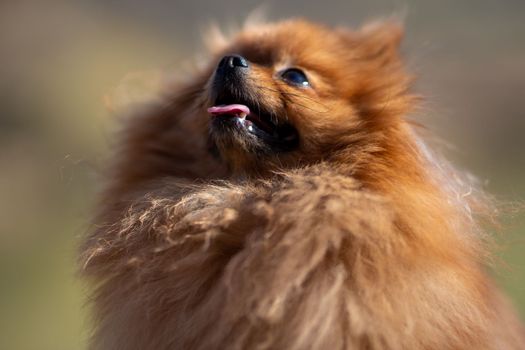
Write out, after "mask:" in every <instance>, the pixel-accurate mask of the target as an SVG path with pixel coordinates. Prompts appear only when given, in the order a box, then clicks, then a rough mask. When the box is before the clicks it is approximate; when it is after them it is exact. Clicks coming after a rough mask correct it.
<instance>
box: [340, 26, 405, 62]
mask: <svg viewBox="0 0 525 350" xmlns="http://www.w3.org/2000/svg"><path fill="white" fill-rule="evenodd" d="M338 32H339V34H340V35H341V36H342V37H343V38H344V39H345V40H347V41H348V43H349V44H350V45H351V46H352V47H353V48H354V49H357V52H361V55H364V56H365V57H366V58H383V59H385V60H387V61H388V60H390V59H392V58H397V57H398V54H399V47H400V45H401V41H402V39H403V36H404V28H403V24H402V23H401V21H399V20H394V19H387V20H378V21H374V22H370V23H367V24H365V25H363V26H362V27H361V28H360V29H359V30H357V31H350V30H349V29H345V28H340V29H338Z"/></svg>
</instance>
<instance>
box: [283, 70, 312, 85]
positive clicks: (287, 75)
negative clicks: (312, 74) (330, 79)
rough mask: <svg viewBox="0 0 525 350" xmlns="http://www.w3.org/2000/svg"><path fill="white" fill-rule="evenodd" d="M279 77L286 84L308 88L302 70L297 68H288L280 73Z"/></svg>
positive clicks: (308, 83)
mask: <svg viewBox="0 0 525 350" xmlns="http://www.w3.org/2000/svg"><path fill="white" fill-rule="evenodd" d="M281 77H282V78H283V79H284V81H286V82H287V83H290V84H293V85H298V86H310V82H309V81H308V78H307V77H306V75H305V74H304V73H303V71H302V70H300V69H297V68H290V69H287V70H285V71H284V72H282V73H281Z"/></svg>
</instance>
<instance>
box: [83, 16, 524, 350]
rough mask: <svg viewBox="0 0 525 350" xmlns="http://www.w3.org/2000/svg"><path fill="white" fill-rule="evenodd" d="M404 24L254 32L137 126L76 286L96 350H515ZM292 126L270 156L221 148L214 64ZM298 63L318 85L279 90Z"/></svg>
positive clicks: (508, 316)
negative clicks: (424, 110) (439, 144)
mask: <svg viewBox="0 0 525 350" xmlns="http://www.w3.org/2000/svg"><path fill="white" fill-rule="evenodd" d="M401 36H402V30H401V28H400V27H399V25H397V24H395V23H374V24H371V25H368V26H365V27H364V28H362V29H360V30H357V31H352V30H349V29H344V28H335V29H332V28H327V27H324V26H320V25H316V24H312V23H309V22H306V21H302V20H290V21H284V22H280V23H275V24H266V25H259V26H256V27H252V28H247V29H245V30H243V31H241V32H240V33H239V34H237V35H235V36H234V37H233V38H232V39H229V40H216V39H214V40H212V41H213V42H214V43H221V45H220V46H219V47H215V48H213V52H212V53H211V60H210V63H209V65H208V66H207V67H205V68H204V69H202V70H200V71H199V72H197V73H196V74H195V76H194V77H193V78H192V79H191V81H189V82H188V83H187V84H183V85H182V86H178V87H176V88H170V89H169V91H168V96H167V98H166V103H165V104H163V105H161V106H156V107H154V108H151V109H148V111H147V113H141V114H140V115H138V116H134V117H133V118H130V119H128V120H127V121H126V122H125V128H124V130H123V132H122V135H121V138H120V139H119V142H118V144H117V149H118V150H117V152H116V155H115V158H114V162H113V165H112V168H111V169H112V171H111V173H110V174H109V176H108V177H109V181H110V183H109V186H108V187H107V189H106V190H105V191H104V193H103V194H102V200H101V204H100V208H99V214H98V216H97V218H96V221H95V225H94V229H93V230H92V231H91V233H90V234H89V236H88V238H87V239H86V241H85V243H84V245H83V248H82V249H83V251H82V266H83V274H84V275H85V276H86V278H88V279H89V280H90V281H91V282H92V283H93V284H94V285H95V288H94V293H93V304H94V305H93V307H94V315H95V324H96V329H95V333H94V336H93V341H92V348H94V349H374V350H376V349H384V350H386V349H391V350H394V349H440V350H444V349H523V348H525V340H524V338H523V330H522V328H521V326H520V324H519V322H518V320H517V319H516V317H515V316H514V313H513V311H512V310H511V308H510V307H509V306H508V305H507V303H506V301H505V298H504V297H502V296H501V294H500V292H499V291H498V289H497V288H496V287H495V286H494V285H493V283H492V281H491V280H490V278H489V277H488V276H487V273H486V271H485V269H486V262H487V259H488V257H489V255H488V252H487V248H486V241H487V240H486V238H485V237H484V235H483V232H482V230H481V229H480V226H479V224H478V223H477V222H478V221H479V219H481V218H482V217H483V216H484V215H485V214H486V213H487V206H486V205H485V204H484V202H483V200H482V199H480V197H479V196H476V191H475V190H473V189H472V187H471V185H470V184H468V183H466V182H465V181H464V180H463V179H462V178H461V177H459V176H458V175H457V174H456V173H455V172H454V171H453V170H452V169H451V168H450V167H449V166H447V164H446V163H445V162H443V161H441V160H440V159H438V158H436V157H435V156H432V155H431V154H430V153H429V151H428V150H427V149H426V147H425V146H424V144H423V143H422V142H421V140H420V139H419V138H418V137H417V136H416V134H415V132H414V130H413V129H414V127H413V126H412V125H411V124H410V123H409V122H407V120H406V116H407V114H408V113H409V112H410V111H411V108H412V107H413V106H414V104H415V100H416V99H415V97H414V96H413V95H412V94H411V93H410V83H411V78H410V76H409V75H408V74H407V73H406V72H405V71H404V69H403V66H402V63H401V60H400V57H399V54H398V46H399V42H400V40H401ZM229 53H237V54H241V55H242V56H244V57H246V59H248V60H249V62H250V64H251V66H250V67H251V68H250V69H251V70H250V75H249V77H248V78H247V79H246V80H245V81H244V82H243V86H242V89H243V91H242V92H240V94H241V93H242V94H247V95H248V96H249V97H250V99H251V100H252V101H256V102H257V103H258V104H259V105H260V106H263V107H264V108H265V109H266V110H268V111H270V112H271V114H272V116H274V117H275V118H276V119H277V122H282V121H286V122H289V123H291V125H293V126H294V127H295V128H296V129H297V132H298V135H299V140H300V141H299V145H298V147H297V148H296V149H294V150H291V151H288V152H276V151H274V150H272V149H270V148H264V147H265V145H261V144H259V143H260V142H259V140H255V139H251V138H243V137H244V136H239V137H237V136H235V135H231V136H228V135H226V136H225V135H219V136H217V135H216V134H214V133H213V132H212V133H211V136H210V125H209V124H210V123H209V120H210V116H209V115H208V114H207V113H206V108H207V107H209V106H210V105H211V104H213V101H212V97H211V96H212V95H213V94H211V93H210V91H211V90H212V89H213V86H212V85H213V84H212V79H213V76H214V70H215V67H216V65H217V62H218V61H219V59H220V58H221V57H222V56H223V55H225V54H229ZM289 66H295V67H301V68H302V69H304V70H305V71H306V72H307V73H308V77H309V79H310V82H311V85H312V88H311V89H298V88H297V87H295V86H290V85H289V84H286V82H283V81H282V80H280V79H278V78H276V76H275V72H277V71H279V70H280V69H282V68H283V67H289Z"/></svg>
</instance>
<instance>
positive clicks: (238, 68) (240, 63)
mask: <svg viewBox="0 0 525 350" xmlns="http://www.w3.org/2000/svg"><path fill="white" fill-rule="evenodd" d="M249 67H250V65H249V63H248V60H246V59H245V58H244V57H242V56H240V55H227V56H224V57H223V58H221V60H220V61H219V64H218V65H217V69H216V71H215V77H214V80H213V89H212V96H215V97H216V96H219V95H224V94H231V93H232V91H233V90H235V89H238V88H239V87H240V86H244V84H245V78H246V76H247V74H248V72H249Z"/></svg>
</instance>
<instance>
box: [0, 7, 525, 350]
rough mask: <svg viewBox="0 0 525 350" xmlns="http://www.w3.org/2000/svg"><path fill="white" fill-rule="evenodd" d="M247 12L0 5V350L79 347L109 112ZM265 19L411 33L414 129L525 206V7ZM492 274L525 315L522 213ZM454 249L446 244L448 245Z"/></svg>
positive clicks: (142, 95) (273, 12)
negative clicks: (78, 274)
mask: <svg viewBox="0 0 525 350" xmlns="http://www.w3.org/2000/svg"><path fill="white" fill-rule="evenodd" d="M257 5H258V2H256V1H240V0H239V1H230V2H219V1H213V2H212V1H209V2H205V1H201V0H193V1H191V2H184V3H183V2H182V1H160V0H151V1H140V0H134V1H132V0H130V1H124V0H112V1H110V0H99V1H95V0H91V1H52V0H49V1H42V0H41V1H38V0H34V1H30V0H18V1H10V2H9V1H2V2H1V3H0V51H1V56H0V57H1V60H0V77H1V79H0V170H1V171H0V195H1V197H0V198H1V199H0V349H23V350H26V349H39V350H42V349H50V350H60V349H83V348H85V344H86V339H87V337H88V334H89V332H88V330H87V329H88V327H87V324H88V315H87V312H86V310H85V308H84V307H83V304H84V302H85V297H86V291H85V286H83V285H82V283H80V282H79V281H78V280H77V279H76V278H75V271H76V265H75V249H76V245H77V243H78V241H79V237H80V236H81V235H82V234H83V233H84V232H85V230H86V229H87V222H88V219H89V214H90V212H91V207H92V206H93V199H94V196H95V194H96V192H97V190H98V189H99V188H100V182H101V181H100V177H99V172H100V169H101V167H102V164H103V163H104V158H105V157H106V155H107V154H108V152H109V150H110V149H111V147H112V145H113V144H112V135H113V130H114V128H115V125H116V123H115V116H114V115H112V113H110V112H108V110H111V109H121V108H124V107H125V106H128V105H129V103H130V101H137V100H141V99H148V98H149V97H150V96H151V95H149V93H150V92H151V91H152V89H153V88H154V87H155V86H156V84H157V83H158V81H159V79H160V78H161V77H165V76H166V74H165V73H163V72H175V71H179V70H183V69H184V68H185V67H187V66H188V65H191V64H192V63H195V60H197V58H196V57H198V55H197V54H198V53H199V52H202V45H201V42H200V39H199V38H200V30H201V28H203V27H204V26H205V25H206V24H208V23H209V22H210V21H215V22H217V23H220V24H223V25H224V27H228V26H229V25H230V24H239V23H241V22H242V21H243V19H244V18H245V16H246V14H248V13H249V12H250V11H251V10H253V9H255V8H256V7H257ZM267 13H268V14H269V15H268V17H269V18H272V19H274V18H286V17H290V16H305V17H309V18H311V19H314V20H317V21H322V22H325V23H329V24H339V25H350V26H357V25H359V24H360V23H362V22H364V21H366V20H368V19H373V18H376V17H377V16H383V15H391V14H394V15H397V16H398V17H401V18H403V19H404V22H405V24H406V31H407V32H406V38H405V43H404V48H403V50H404V53H405V56H406V58H407V65H408V68H409V69H410V71H412V72H413V73H415V74H416V75H417V76H418V83H417V90H418V91H419V92H421V94H422V95H423V96H424V97H425V100H424V102H423V103H422V105H421V108H420V109H419V110H418V111H417V113H415V114H414V116H413V118H414V119H416V120H417V121H420V122H422V123H424V124H426V125H427V126H428V128H429V129H430V130H431V131H432V133H433V134H434V135H436V136H437V138H438V139H440V140H446V141H443V142H439V144H440V147H441V148H442V150H443V152H445V153H446V154H447V156H448V157H449V158H451V159H452V160H453V161H454V162H455V163H456V164H457V165H458V166H459V167H460V168H462V169H468V170H469V171H470V172H472V173H473V174H476V176H478V177H479V178H480V179H481V180H482V181H483V182H484V183H485V184H486V188H487V190H488V191H489V192H491V193H493V194H495V195H496V197H497V198H499V199H501V200H503V201H519V200H520V199H521V198H524V197H525V183H524V181H523V178H524V175H525V156H524V152H523V150H524V149H525V137H523V135H524V133H525V108H524V107H523V105H524V103H525V40H524V38H525V20H524V18H525V2H524V1H521V0H514V1H511V0H502V1H488V0H481V1H474V0H470V1H466V0H465V1H461V2H458V1H452V0H441V1H409V0H406V1H386V0H383V1H380V0H374V1H366V2H365V1H360V2H358V1H343V0H340V1H329V0H323V1H298V0H297V1H286V2H285V3H283V2H278V1H268V2H267ZM504 227H505V228H504V230H502V232H501V234H498V240H499V241H500V242H501V244H500V245H499V247H498V250H497V255H498V256H501V257H502V259H501V261H500V262H498V263H497V264H496V269H495V270H496V271H497V272H494V274H495V276H496V277H497V279H498V280H499V281H500V283H501V284H502V285H503V286H504V287H505V288H506V289H507V290H508V293H509V294H510V295H511V297H512V298H513V300H514V303H515V305H516V306H517V308H518V309H519V310H520V312H521V314H522V315H525V255H524V254H523V250H524V247H525V245H524V238H525V235H524V233H525V216H524V214H523V213H521V214H520V213H517V214H514V217H509V218H507V219H506V220H505V226H504ZM451 248H453V247H451Z"/></svg>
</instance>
